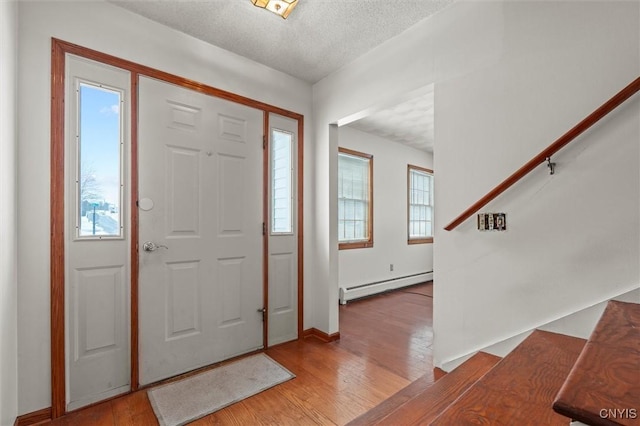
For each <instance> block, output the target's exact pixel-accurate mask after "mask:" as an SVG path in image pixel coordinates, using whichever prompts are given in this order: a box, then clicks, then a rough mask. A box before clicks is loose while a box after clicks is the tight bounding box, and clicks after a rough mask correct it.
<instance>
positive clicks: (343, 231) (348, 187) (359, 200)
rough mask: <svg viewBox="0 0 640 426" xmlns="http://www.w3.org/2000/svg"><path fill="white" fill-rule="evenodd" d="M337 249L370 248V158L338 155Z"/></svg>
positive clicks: (341, 150)
mask: <svg viewBox="0 0 640 426" xmlns="http://www.w3.org/2000/svg"><path fill="white" fill-rule="evenodd" d="M338 242H339V248H340V249H341V250H343V249H353V248H365V247H373V156H372V155H369V154H364V153H361V152H357V151H352V150H349V149H345V148H339V152H338Z"/></svg>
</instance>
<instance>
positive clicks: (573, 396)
mask: <svg viewBox="0 0 640 426" xmlns="http://www.w3.org/2000/svg"><path fill="white" fill-rule="evenodd" d="M553 408H554V409H555V410H556V411H557V412H559V413H562V414H564V415H566V416H569V417H572V418H574V419H576V420H580V421H582V422H584V423H588V424H596V425H640V304H636V303H624V302H617V301H610V302H609V303H608V304H607V307H606V309H605V311H604V313H603V314H602V317H601V319H600V321H599V322H598V324H597V325H596V327H595V329H594V330H593V333H592V334H591V337H589V340H588V341H587V344H586V345H585V347H584V350H583V351H582V353H581V354H580V357H579V358H578V360H577V361H576V363H575V365H574V367H573V369H572V370H571V372H570V373H569V376H568V377H567V380H566V381H565V383H564V385H563V386H562V388H561V389H560V392H559V393H558V396H557V398H556V400H555V402H554V404H553ZM610 409H611V410H622V411H620V412H615V414H613V415H610V414H609V413H605V416H604V417H606V418H602V416H601V410H610ZM625 410H629V411H626V412H625ZM631 410H633V411H631Z"/></svg>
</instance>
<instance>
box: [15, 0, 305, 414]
mask: <svg viewBox="0 0 640 426" xmlns="http://www.w3.org/2000/svg"><path fill="white" fill-rule="evenodd" d="M3 28H4V26H3ZM19 31H20V32H19V36H20V38H19V41H20V55H19V72H20V76H21V78H20V82H19V83H20V84H19V95H20V102H19V111H18V112H19V134H20V138H19V153H18V154H19V164H18V174H19V176H18V178H19V187H18V189H19V193H20V200H19V205H18V207H19V211H20V217H21V220H20V224H19V227H18V235H19V237H20V241H26V242H28V244H24V245H21V246H20V248H19V253H18V255H19V266H18V272H19V276H20V285H19V295H18V317H19V335H20V342H19V354H20V357H19V370H18V371H19V413H20V414H23V413H28V412H32V411H35V410H38V409H41V408H44V407H48V406H50V384H49V383H50V359H49V358H50V356H49V352H50V344H49V341H50V333H49V327H50V322H49V306H50V299H49V244H48V241H49V223H50V222H49V220H50V218H49V214H48V212H49V174H50V168H49V143H50V142H49V140H50V131H49V130H50V129H49V120H50V118H49V115H50V108H49V102H50V100H49V96H50V95H49V94H50V69H51V67H50V46H51V37H56V38H60V39H62V40H65V41H69V42H72V43H76V44H79V45H82V46H85V47H89V48H92V49H96V50H99V51H102V52H105V53H109V54H112V55H116V56H119V57H121V58H124V59H128V60H132V61H135V62H138V63H142V64H144V65H148V66H151V67H154V68H157V69H161V70H164V71H168V72H171V73H174V74H177V75H180V76H183V77H187V78H190V79H193V80H196V81H200V82H203V83H206V84H209V85H212V86H215V87H218V88H220V89H224V90H227V91H230V92H234V93H238V94H240V95H244V96H247V97H250V98H253V99H256V100H259V101H262V102H266V103H269V104H273V105H276V106H279V107H282V108H285V109H289V110H292V111H295V112H298V113H301V114H303V115H304V116H305V151H306V153H307V156H306V162H305V163H306V164H305V173H306V176H305V182H304V185H305V186H304V188H305V192H307V193H309V191H310V188H311V186H310V185H312V182H313V180H312V178H311V176H312V173H313V162H312V161H311V158H312V157H313V155H312V149H311V146H312V143H311V138H310V137H309V131H308V130H306V129H310V128H311V123H312V122H311V87H310V86H309V84H307V83H305V82H302V81H300V80H297V79H295V78H293V77H289V76H287V75H285V74H283V73H280V72H278V71H275V70H272V69H270V68H267V67H265V66H263V65H259V64H256V63H255V62H252V61H250V60H248V59H246V58H242V57H240V56H237V55H234V54H231V53H229V52H227V51H224V50H222V49H219V48H216V47H213V46H211V45H208V44H206V43H204V42H201V41H198V40H196V39H194V38H191V37H189V36H187V35H185V34H183V33H180V32H177V31H173V30H170V29H168V28H167V27H164V26H162V25H159V24H156V23H153V22H151V21H149V20H147V19H144V18H142V17H139V16H137V15H135V14H132V13H130V12H128V11H125V10H123V9H121V8H119V7H117V6H114V5H112V4H109V3H105V2H49V1H44V2H20V3H19ZM306 198H307V199H313V197H311V196H307V197H306ZM311 212H312V210H311V207H310V206H309V205H308V204H307V205H306V206H305V216H306V217H307V218H312V217H313V215H312V213H311ZM306 223H307V226H305V237H307V241H309V240H311V239H312V236H313V233H312V232H311V230H310V228H309V229H308V228H307V227H308V226H310V225H308V224H310V223H312V220H311V219H308V220H307V222H306ZM307 246H308V247H307ZM305 256H311V258H312V257H313V256H312V246H310V245H309V244H308V243H307V244H306V245H305ZM305 266H306V265H305ZM312 273H313V265H311V266H310V267H306V268H305V282H311V280H310V278H309V275H310V274H312ZM311 295H312V293H311V291H305V305H310V302H309V301H310V300H311ZM312 319H313V307H310V308H308V309H306V310H305V328H307V327H312V326H313V323H312ZM3 348H4V345H3Z"/></svg>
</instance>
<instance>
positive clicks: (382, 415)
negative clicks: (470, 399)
mask: <svg viewBox="0 0 640 426" xmlns="http://www.w3.org/2000/svg"><path fill="white" fill-rule="evenodd" d="M499 360H500V358H499V357H497V356H494V355H490V354H487V353H484V352H479V353H477V354H475V355H474V356H472V357H471V358H469V359H468V360H467V361H465V362H464V363H463V364H462V365H460V366H459V367H458V368H456V369H455V370H453V371H452V372H451V373H449V374H446V375H444V376H442V378H440V379H439V380H438V381H437V382H435V383H434V382H433V379H432V376H431V375H426V376H423V377H421V378H420V379H418V380H416V381H414V382H413V383H411V384H410V385H409V386H407V387H405V388H404V389H402V390H400V391H399V392H397V393H396V394H394V395H392V396H391V397H390V398H388V399H387V400H385V401H383V402H382V403H380V404H379V405H377V406H376V407H374V408H373V409H371V410H369V411H367V412H366V413H364V414H362V415H361V416H359V417H357V418H356V419H354V420H353V421H351V422H350V423H349V424H348V426H358V425H376V424H384V425H389V424H393V425H400V424H401V425H410V424H426V423H428V422H429V421H431V420H432V419H434V418H435V417H436V416H437V415H438V414H439V413H440V412H442V410H444V409H445V408H446V407H447V406H448V405H449V404H450V403H451V402H452V401H454V400H455V399H456V398H457V397H458V395H460V393H462V392H464V391H465V390H466V389H467V388H469V387H470V386H471V385H472V384H473V383H474V382H475V381H476V380H478V379H479V378H480V377H482V376H483V375H484V374H485V373H486V372H487V371H489V370H490V369H491V368H492V367H493V366H494V365H495V364H496V363H497V362H498V361H499Z"/></svg>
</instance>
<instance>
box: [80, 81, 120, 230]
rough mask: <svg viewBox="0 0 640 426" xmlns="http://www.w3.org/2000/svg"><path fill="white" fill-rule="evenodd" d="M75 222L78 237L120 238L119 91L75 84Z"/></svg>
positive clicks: (84, 82) (88, 83)
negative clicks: (76, 106)
mask: <svg viewBox="0 0 640 426" xmlns="http://www.w3.org/2000/svg"><path fill="white" fill-rule="evenodd" d="M76 93H77V96H78V99H77V105H78V108H77V111H76V113H77V118H76V121H77V144H78V146H77V164H76V167H77V174H78V177H77V179H76V187H77V189H76V191H77V194H76V196H77V224H76V232H77V236H78V237H79V238H98V239H102V238H109V237H118V238H119V237H122V232H123V221H122V218H123V216H122V201H123V200H122V196H123V194H122V186H123V167H122V155H123V150H122V145H123V140H124V139H123V117H122V114H121V113H120V111H121V105H122V102H123V93H122V91H121V90H120V89H115V88H109V87H107V86H105V85H102V84H96V83H92V82H86V81H81V80H78V81H77V87H76Z"/></svg>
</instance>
